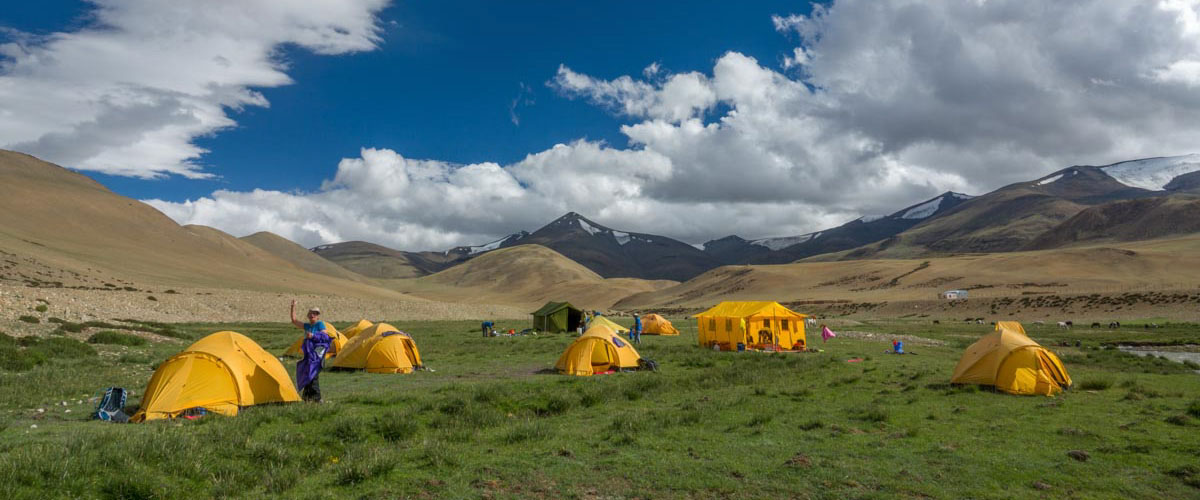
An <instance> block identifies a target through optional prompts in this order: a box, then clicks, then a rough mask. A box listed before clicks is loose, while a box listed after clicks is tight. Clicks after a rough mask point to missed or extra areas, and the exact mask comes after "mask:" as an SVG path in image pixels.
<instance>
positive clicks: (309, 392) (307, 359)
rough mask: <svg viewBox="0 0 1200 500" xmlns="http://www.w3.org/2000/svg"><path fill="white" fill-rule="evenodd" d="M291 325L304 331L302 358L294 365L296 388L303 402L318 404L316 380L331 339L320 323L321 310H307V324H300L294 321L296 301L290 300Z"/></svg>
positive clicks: (319, 391)
mask: <svg viewBox="0 0 1200 500" xmlns="http://www.w3.org/2000/svg"><path fill="white" fill-rule="evenodd" d="M292 324H293V325H296V327H297V328H300V329H302V330H304V338H303V339H302V342H301V351H303V353H304V357H302V358H300V361H298V362H297V363H296V387H297V388H298V389H299V390H300V397H301V398H303V399H304V400H305V401H315V402H317V403H320V402H321V386H320V384H318V381H317V378H318V377H319V376H320V375H321V365H322V364H323V363H324V362H325V353H326V352H327V351H329V344H330V343H331V342H332V340H333V339H332V338H331V337H330V336H329V334H328V333H327V332H326V329H325V322H324V321H321V310H320V309H318V308H316V307H314V308H312V309H309V310H308V323H301V322H299V321H297V320H296V301H295V300H292Z"/></svg>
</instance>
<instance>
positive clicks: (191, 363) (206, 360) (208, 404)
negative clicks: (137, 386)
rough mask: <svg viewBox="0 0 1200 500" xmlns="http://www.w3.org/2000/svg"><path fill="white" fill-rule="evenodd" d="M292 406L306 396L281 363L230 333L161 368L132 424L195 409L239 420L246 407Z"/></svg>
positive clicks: (197, 345) (195, 345)
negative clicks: (298, 390)
mask: <svg viewBox="0 0 1200 500" xmlns="http://www.w3.org/2000/svg"><path fill="white" fill-rule="evenodd" d="M292 401H300V395H299V394H297V393H296V388H295V386H294V385H293V384H292V379H291V377H290V376H289V375H288V372H287V370H286V369H285V368H284V367H283V365H282V364H280V363H279V360H278V359H276V358H275V356H272V355H271V353H269V352H267V351H265V350H263V348H262V347H260V346H259V345H258V344H257V343H255V342H254V341H253V340H250V338H249V337H246V336H245V335H242V334H240V333H237V332H229V331H224V332H217V333H214V334H212V335H209V336H207V337H204V338H202V339H200V340H197V341H196V342H195V343H193V344H192V345H190V346H188V348H187V349H184V350H183V351H182V352H180V353H179V354H176V355H174V356H171V357H170V358H167V360H166V361H164V362H163V363H162V364H160V365H158V369H156V370H154V375H152V376H151V377H150V383H149V384H147V385H146V390H145V392H143V393H142V403H141V407H140V408H139V409H138V411H137V413H134V414H133V417H132V418H131V419H130V420H131V421H133V422H144V421H146V420H157V419H162V418H173V417H175V416H177V415H179V414H180V413H182V412H183V411H184V410H187V409H190V408H204V409H206V410H207V411H210V412H213V413H217V414H221V415H227V416H234V415H237V413H238V409H239V408H243V407H246V406H253V405H256V404H263V403H283V402H292Z"/></svg>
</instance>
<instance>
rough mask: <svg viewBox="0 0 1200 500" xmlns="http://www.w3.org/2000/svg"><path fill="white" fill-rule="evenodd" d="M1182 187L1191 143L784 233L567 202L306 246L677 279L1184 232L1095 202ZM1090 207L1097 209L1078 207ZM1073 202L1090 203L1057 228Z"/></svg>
mask: <svg viewBox="0 0 1200 500" xmlns="http://www.w3.org/2000/svg"><path fill="white" fill-rule="evenodd" d="M1189 193H1192V194H1200V154H1191V155H1184V156H1175V157H1161V158H1146V159H1141V160H1131V161H1126V162H1120V163H1114V164H1112V165H1106V166H1086V165H1077V166H1072V167H1067V168H1064V169H1061V170H1058V171H1056V172H1052V173H1051V174H1049V175H1046V176H1043V177H1041V178H1038V179H1035V180H1032V181H1026V182H1018V183H1014V184H1010V185H1008V186H1004V187H1002V188H1000V189H997V190H995V191H992V192H990V193H986V194H984V195H981V196H970V195H966V194H962V193H956V192H949V191H948V192H945V193H942V194H940V195H938V196H936V197H933V198H930V199H928V200H925V201H922V202H920V203H917V204H914V205H911V206H908V207H905V208H903V209H900V210H897V211H896V212H893V213H891V214H888V215H867V216H863V217H859V218H857V219H855V220H852V221H850V222H847V223H845V224H842V225H840V226H837V227H834V228H829V229H824V230H821V231H815V232H812V233H807V234H801V235H795V236H784V237H775V238H758V239H751V240H747V239H744V238H742V237H740V236H737V235H730V236H726V237H724V238H719V239H714V240H710V241H708V242H705V243H704V244H703V245H689V244H687V243H684V242H681V241H678V240H675V239H672V238H669V237H666V236H660V235H652V234H646V233H636V232H630V231H621V230H616V229H612V228H609V227H606V226H604V225H601V224H599V223H596V222H594V221H592V220H590V219H588V218H586V217H584V216H583V215H580V214H578V213H575V212H569V213H567V214H565V215H563V216H561V217H559V218H558V219H555V220H554V221H551V222H550V223H548V224H546V225H545V226H543V227H541V228H539V229H538V230H537V231H534V232H533V233H528V232H525V231H521V232H518V233H514V234H511V235H508V236H505V237H504V238H500V239H497V240H494V241H492V242H489V243H486V244H483V245H476V246H461V247H455V248H452V249H450V250H446V251H444V252H404V251H399V250H392V249H389V248H386V247H382V246H379V245H375V244H371V243H366V242H346V243H337V244H332V245H321V246H319V247H316V248H314V249H313V251H314V252H316V253H317V254H319V255H321V256H322V257H325V258H327V259H329V260H331V261H334V262H337V263H339V264H341V265H343V266H345V267H347V268H348V269H350V270H352V271H355V272H356V273H358V274H362V275H365V276H368V277H373V278H385V279H388V278H409V277H419V276H425V275H429V274H433V273H437V272H440V271H443V270H445V269H449V268H452V267H454V266H457V265H459V264H461V263H463V262H466V261H467V260H470V259H472V258H474V257H476V256H479V255H482V254H484V253H487V252H491V251H494V250H497V249H502V248H511V247H513V246H518V245H524V244H537V245H542V246H545V247H547V248H550V249H552V250H554V251H555V252H558V253H560V254H562V255H564V256H566V257H567V258H570V259H572V260H574V261H576V262H578V263H580V264H582V265H583V266H585V267H587V268H588V269H590V270H591V271H593V272H596V273H597V274H599V275H600V276H602V277H604V278H615V277H636V278H643V279H666V280H676V281H681V280H687V279H690V278H692V277H695V276H697V275H699V274H700V273H703V272H705V271H708V270H710V269H713V268H716V267H719V266H722V265H729V264H783V263H789V262H794V261H797V260H802V259H817V260H830V259H866V258H908V257H919V256H924V255H936V254H954V253H981V252H1011V251H1017V250H1025V249H1036V248H1050V247H1056V246H1067V245H1071V244H1074V243H1076V242H1080V241H1092V240H1096V239H1103V238H1105V237H1110V236H1106V235H1107V233H1108V230H1107V228H1106V226H1105V224H1106V223H1112V224H1124V225H1125V226H1123V228H1121V229H1120V231H1118V233H1119V234H1117V233H1114V234H1113V235H1111V237H1113V238H1124V239H1126V240H1128V239H1130V238H1133V239H1138V238H1141V239H1145V238H1153V237H1158V236H1164V235H1176V234H1186V233H1188V232H1192V229H1190V228H1191V227H1192V226H1191V225H1190V224H1188V223H1181V224H1153V223H1147V222H1148V221H1152V220H1154V216H1155V215H1154V214H1158V216H1165V215H1164V214H1167V213H1169V214H1170V216H1171V217H1172V218H1173V219H1172V220H1175V219H1174V218H1179V217H1186V214H1189V213H1191V212H1190V211H1191V210H1192V209H1193V206H1194V205H1193V204H1189V203H1184V202H1182V201H1180V202H1173V203H1169V204H1153V203H1148V204H1136V203H1134V204H1126V205H1122V206H1121V207H1113V208H1110V209H1106V208H1104V207H1105V206H1106V205H1107V204H1109V203H1117V202H1126V201H1131V200H1140V199H1147V198H1163V197H1176V196H1182V195H1185V194H1189ZM1091 208H1096V209H1097V210H1096V211H1089V209H1091ZM1085 211H1087V212H1085ZM1080 214H1084V215H1087V214H1090V215H1088V216H1087V218H1083V219H1079V220H1074V221H1073V222H1071V223H1070V225H1069V226H1064V227H1062V228H1059V226H1060V225H1064V224H1067V223H1068V221H1070V220H1072V218H1073V217H1075V216H1076V215H1080ZM1113 214H1120V216H1119V217H1116V216H1114V215H1113ZM1117 221H1125V222H1117ZM1131 221H1133V222H1131ZM1134 226H1137V227H1136V228H1135V227H1134Z"/></svg>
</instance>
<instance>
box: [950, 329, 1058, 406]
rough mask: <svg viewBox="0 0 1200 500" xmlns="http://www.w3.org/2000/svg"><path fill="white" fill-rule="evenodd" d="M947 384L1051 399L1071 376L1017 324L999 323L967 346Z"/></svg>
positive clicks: (1051, 354) (1056, 358) (1047, 350)
mask: <svg viewBox="0 0 1200 500" xmlns="http://www.w3.org/2000/svg"><path fill="white" fill-rule="evenodd" d="M950 383H952V384H979V385H991V386H995V387H996V388H997V389H999V390H1002V391H1004V392H1008V393H1011V394H1042V395H1045V396H1052V395H1054V394H1057V393H1059V392H1062V390H1063V388H1065V387H1070V386H1071V376H1070V375H1068V374H1067V369H1066V367H1064V366H1063V364H1062V361H1061V360H1059V359H1058V356H1056V355H1054V353H1053V352H1050V350H1049V349H1046V348H1045V347H1042V346H1041V345H1039V344H1038V343H1037V342H1034V341H1033V339H1031V338H1029V337H1028V336H1026V335H1025V329H1024V328H1022V327H1021V324H1020V323H1017V322H1015V321H1000V322H997V323H996V331H994V332H992V333H989V334H987V335H984V336H983V338H981V339H979V340H978V341H977V342H975V343H974V344H971V346H970V347H967V350H966V352H964V353H963V356H962V359H960V360H959V361H958V365H957V366H955V367H954V375H952V376H951V377H950Z"/></svg>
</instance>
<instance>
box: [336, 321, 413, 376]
mask: <svg viewBox="0 0 1200 500" xmlns="http://www.w3.org/2000/svg"><path fill="white" fill-rule="evenodd" d="M421 366H422V364H421V352H420V351H418V350H417V344H416V342H414V341H413V339H412V337H410V336H409V335H408V334H407V333H404V332H401V331H400V330H397V329H396V327H394V326H392V325H389V324H387V323H376V324H375V325H373V326H371V327H370V328H367V329H366V330H363V331H362V332H360V333H359V334H358V335H355V336H354V338H352V339H350V342H347V343H346V346H345V347H344V348H343V349H342V353H341V354H339V355H338V356H337V357H336V358H334V359H333V367H334V368H347V369H357V370H366V371H368V372H370V373H412V371H413V370H414V369H417V368H421Z"/></svg>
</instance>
